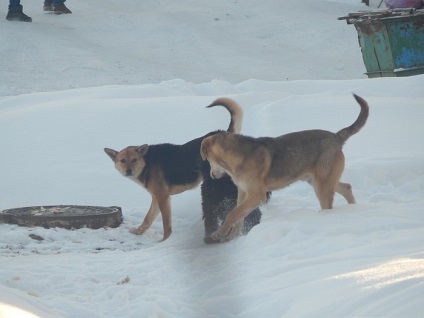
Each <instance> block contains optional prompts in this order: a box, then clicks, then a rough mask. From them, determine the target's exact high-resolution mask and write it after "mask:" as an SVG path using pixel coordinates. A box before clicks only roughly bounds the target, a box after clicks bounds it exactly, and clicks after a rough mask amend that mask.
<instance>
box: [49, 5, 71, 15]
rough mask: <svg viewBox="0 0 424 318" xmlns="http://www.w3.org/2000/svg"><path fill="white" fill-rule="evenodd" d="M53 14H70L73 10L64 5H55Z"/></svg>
mask: <svg viewBox="0 0 424 318" xmlns="http://www.w3.org/2000/svg"><path fill="white" fill-rule="evenodd" d="M53 12H54V13H55V14H69V13H72V11H71V10H69V9H68V8H67V7H66V6H65V4H64V3H61V4H54V5H53Z"/></svg>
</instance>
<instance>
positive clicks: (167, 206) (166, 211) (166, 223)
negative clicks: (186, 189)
mask: <svg viewBox="0 0 424 318" xmlns="http://www.w3.org/2000/svg"><path fill="white" fill-rule="evenodd" d="M158 203H159V209H160V212H161V214H162V222H163V238H162V240H161V242H162V241H165V240H166V239H167V238H168V237H170V236H171V234H172V218H171V197H170V196H169V195H161V196H160V197H159V198H158Z"/></svg>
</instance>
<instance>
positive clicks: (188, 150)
mask: <svg viewBox="0 0 424 318" xmlns="http://www.w3.org/2000/svg"><path fill="white" fill-rule="evenodd" d="M214 106H224V107H225V108H226V109H227V110H228V111H229V112H230V115H231V121H230V124H229V126H228V129H227V131H228V132H230V133H239V132H240V130H241V123H242V118H243V111H242V109H241V108H240V106H239V105H238V104H237V103H236V102H235V101H233V100H232V99H229V98H219V99H217V100H215V101H214V102H213V103H212V104H211V105H209V106H208V107H214ZM219 132H221V131H219V130H218V131H214V132H211V133H208V134H206V135H205V136H202V137H199V138H197V139H194V140H191V141H189V142H187V143H186V144H183V145H174V144H158V145H142V146H129V147H126V148H125V149H123V150H121V151H119V152H118V151H116V150H113V149H109V148H105V149H104V151H105V152H106V154H107V155H108V156H109V157H110V158H111V159H112V160H113V162H114V163H115V168H116V169H117V170H118V171H119V172H120V173H121V174H122V175H123V176H124V177H127V178H129V179H130V180H132V181H135V182H136V183H137V184H139V185H141V186H143V187H144V188H146V189H147V191H148V192H149V193H150V195H151V197H152V202H151V205H150V208H149V211H148V212H147V215H146V217H145V218H144V221H143V223H142V224H141V225H140V226H139V227H137V228H133V229H131V230H130V231H131V233H133V234H142V233H144V232H145V231H146V230H147V229H148V228H149V227H150V226H151V225H152V223H153V221H154V220H155V218H156V217H157V215H158V214H159V212H161V214H162V221H163V229H164V234H163V239H162V240H166V239H167V238H168V237H169V236H170V235H171V233H172V223H171V205H170V196H171V195H174V194H179V193H181V192H184V191H186V190H190V189H193V188H195V187H196V186H197V185H198V184H199V183H200V182H201V181H202V174H204V173H205V172H204V171H205V169H206V170H208V169H209V168H208V166H209V164H207V163H205V162H202V159H201V157H200V144H201V142H202V140H203V139H204V138H206V137H208V136H212V135H214V134H217V133H219ZM208 171H209V170H208ZM207 175H208V179H210V177H209V175H210V174H209V172H208V173H207ZM214 181H215V180H212V182H211V183H208V185H206V186H205V187H202V194H203V192H205V193H206V194H205V195H203V198H204V200H206V201H205V202H208V203H207V204H206V205H204V208H205V206H207V207H211V206H212V205H214V204H215V205H218V204H220V202H218V201H219V196H216V197H213V198H212V197H209V198H208V197H207V196H208V195H209V193H211V192H213V191H214V190H213V189H211V187H213V186H214V184H215V182H214ZM228 182H230V183H231V184H232V182H231V180H228V181H227V182H224V183H222V182H219V184H222V185H226V186H228ZM232 186H233V187H235V186H234V184H232ZM217 200H218V201H217ZM210 211H211V210H210V209H206V211H204V217H205V228H206V219H208V220H209V218H213V217H212V216H210V215H209V212H210ZM227 211H229V210H227ZM258 222H259V221H258ZM208 224H209V223H208Z"/></svg>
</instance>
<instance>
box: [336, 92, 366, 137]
mask: <svg viewBox="0 0 424 318" xmlns="http://www.w3.org/2000/svg"><path fill="white" fill-rule="evenodd" d="M353 97H355V99H356V101H357V102H358V104H359V105H360V106H361V112H360V113H359V116H358V118H357V119H356V120H355V122H354V123H353V124H352V125H350V126H349V127H346V128H343V129H341V130H339V131H338V132H337V136H338V137H339V139H340V141H341V143H342V144H344V143H345V142H346V140H348V139H349V137H350V136H352V135H354V134H356V133H357V132H359V131H360V130H361V128H362V127H364V125H365V123H366V122H367V119H368V115H369V107H368V103H367V102H366V101H365V99H363V98H362V97H360V96H358V95H355V94H353Z"/></svg>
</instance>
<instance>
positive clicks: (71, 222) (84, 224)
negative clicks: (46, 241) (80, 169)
mask: <svg viewBox="0 0 424 318" xmlns="http://www.w3.org/2000/svg"><path fill="white" fill-rule="evenodd" d="M0 223H8V224H17V225H19V226H28V227H33V226H42V227H45V228H52V227H61V228H66V229H79V228H91V229H99V228H102V227H118V226H119V225H120V224H121V223H122V211H121V208H120V207H117V206H111V207H101V206H84V205H54V206H32V207H22V208H15V209H8V210H4V211H2V212H0Z"/></svg>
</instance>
